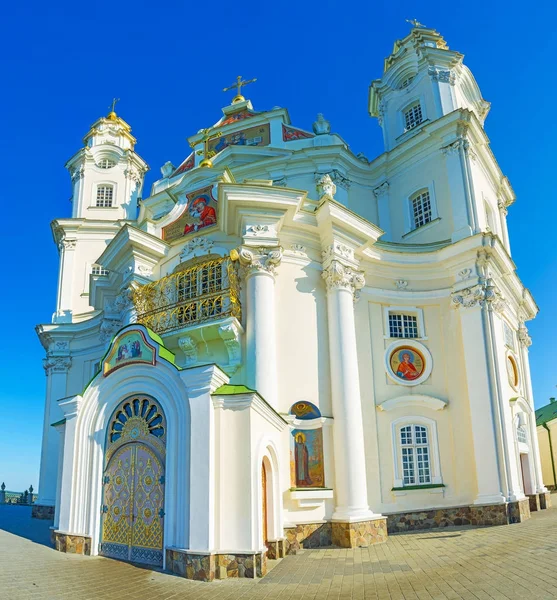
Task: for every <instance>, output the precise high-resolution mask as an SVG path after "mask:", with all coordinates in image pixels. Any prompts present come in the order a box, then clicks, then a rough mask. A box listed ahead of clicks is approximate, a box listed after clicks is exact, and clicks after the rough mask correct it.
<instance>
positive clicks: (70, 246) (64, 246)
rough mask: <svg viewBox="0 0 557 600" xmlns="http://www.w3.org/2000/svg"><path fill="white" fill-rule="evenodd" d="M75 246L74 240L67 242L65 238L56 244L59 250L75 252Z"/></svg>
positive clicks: (75, 241)
mask: <svg viewBox="0 0 557 600" xmlns="http://www.w3.org/2000/svg"><path fill="white" fill-rule="evenodd" d="M76 245H77V240H75V239H72V240H68V239H67V238H62V239H61V240H60V241H59V242H58V248H59V249H60V250H75V247H76Z"/></svg>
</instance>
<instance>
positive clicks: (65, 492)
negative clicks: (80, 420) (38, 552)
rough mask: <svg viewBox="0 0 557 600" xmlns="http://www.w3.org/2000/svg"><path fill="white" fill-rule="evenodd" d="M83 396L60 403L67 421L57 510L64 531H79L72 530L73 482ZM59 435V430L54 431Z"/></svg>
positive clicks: (59, 526)
mask: <svg viewBox="0 0 557 600" xmlns="http://www.w3.org/2000/svg"><path fill="white" fill-rule="evenodd" d="M81 401H82V397H81V396H71V397H70V398H64V399H63V400H62V402H60V403H59V406H60V408H61V410H62V411H63V413H64V417H65V419H66V422H65V424H64V445H63V450H62V451H61V453H60V455H61V458H62V477H61V482H60V507H59V510H58V511H57V518H58V529H59V530H60V531H62V532H63V533H66V534H67V533H74V534H75V533H78V532H75V531H72V527H73V522H72V516H73V514H75V510H74V506H73V504H74V498H73V493H72V492H73V482H74V474H75V461H76V458H77V453H76V425H77V415H78V414H79V406H80V404H81ZM54 433H55V435H58V432H56V431H55V432H54Z"/></svg>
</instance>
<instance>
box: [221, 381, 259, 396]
mask: <svg viewBox="0 0 557 600" xmlns="http://www.w3.org/2000/svg"><path fill="white" fill-rule="evenodd" d="M256 393H257V392H256V391H255V390H250V389H249V387H246V386H245V385H229V384H228V383H225V384H224V385H221V386H220V387H219V388H217V389H216V390H215V391H214V392H213V394H220V395H221V396H233V395H234V394H256Z"/></svg>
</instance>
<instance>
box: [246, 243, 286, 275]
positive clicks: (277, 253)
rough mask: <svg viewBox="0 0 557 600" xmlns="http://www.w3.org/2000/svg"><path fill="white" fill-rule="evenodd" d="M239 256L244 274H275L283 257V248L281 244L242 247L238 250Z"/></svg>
mask: <svg viewBox="0 0 557 600" xmlns="http://www.w3.org/2000/svg"><path fill="white" fill-rule="evenodd" d="M238 258H239V260H240V265H241V267H242V269H241V271H242V274H243V275H244V276H249V275H251V274H254V273H257V272H265V273H269V274H271V275H273V276H274V275H276V274H277V267H278V266H279V264H280V261H281V259H282V248H281V247H280V246H278V247H274V248H268V247H260V248H249V249H248V248H246V247H242V248H240V250H239V251H238Z"/></svg>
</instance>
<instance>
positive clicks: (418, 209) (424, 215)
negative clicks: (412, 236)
mask: <svg viewBox="0 0 557 600" xmlns="http://www.w3.org/2000/svg"><path fill="white" fill-rule="evenodd" d="M412 216H413V218H414V228H415V229H417V228H418V227H421V226H422V225H426V224H427V223H430V222H431V221H432V219H433V211H432V209H431V198H430V196H429V190H425V191H423V192H420V193H419V194H417V195H416V196H414V197H413V198H412Z"/></svg>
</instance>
